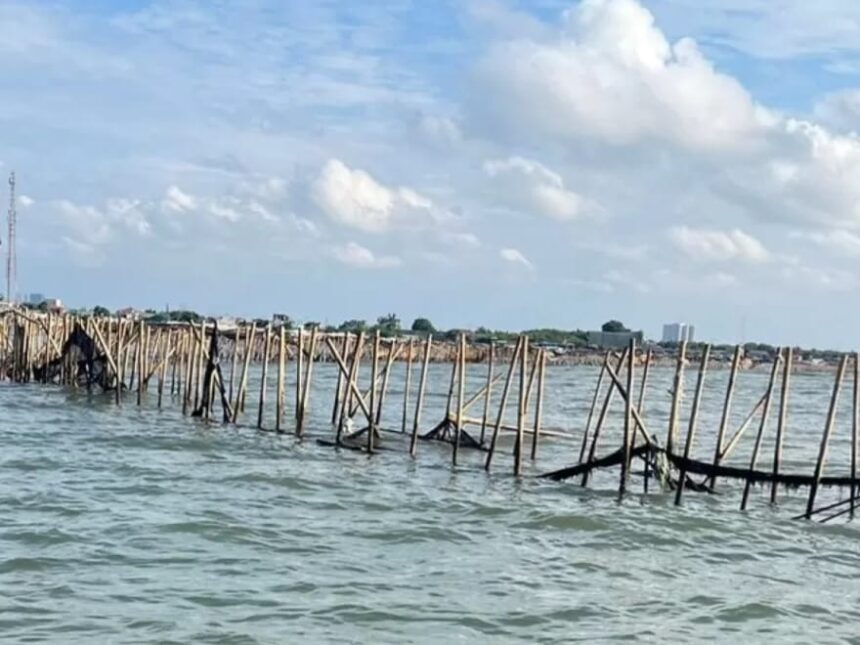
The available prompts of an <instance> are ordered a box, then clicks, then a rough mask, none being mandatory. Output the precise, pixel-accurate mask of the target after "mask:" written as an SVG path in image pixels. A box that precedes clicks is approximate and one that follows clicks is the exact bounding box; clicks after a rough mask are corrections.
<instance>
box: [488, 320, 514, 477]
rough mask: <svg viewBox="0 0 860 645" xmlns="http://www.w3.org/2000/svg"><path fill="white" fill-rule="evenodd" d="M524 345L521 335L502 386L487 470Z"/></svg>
mask: <svg viewBox="0 0 860 645" xmlns="http://www.w3.org/2000/svg"><path fill="white" fill-rule="evenodd" d="M522 345H523V337H522V336H520V337H519V338H518V339H517V344H516V347H514V352H513V354H512V355H511V362H510V364H509V365H508V374H507V376H506V377H505V385H504V387H503V388H502V399H501V401H500V402H499V412H498V414H497V416H496V424H495V427H494V428H493V436H492V438H491V439H490V447H489V449H488V450H487V459H486V461H485V462H484V469H485V470H487V471H489V470H490V465H491V464H492V462H493V455H494V454H495V451H496V442H497V441H498V439H499V431H500V430H501V426H502V423H503V421H504V418H505V410H506V408H507V404H508V393H509V392H510V389H511V383H512V382H513V380H514V374H515V373H516V369H517V360H518V357H519V354H520V351H521V349H522Z"/></svg>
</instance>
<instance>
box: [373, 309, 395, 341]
mask: <svg viewBox="0 0 860 645" xmlns="http://www.w3.org/2000/svg"><path fill="white" fill-rule="evenodd" d="M376 328H377V329H379V331H380V333H381V334H382V335H383V336H394V335H395V334H397V333H399V332H400V318H398V317H397V315H396V314H387V315H385V316H380V317H379V318H377V319H376Z"/></svg>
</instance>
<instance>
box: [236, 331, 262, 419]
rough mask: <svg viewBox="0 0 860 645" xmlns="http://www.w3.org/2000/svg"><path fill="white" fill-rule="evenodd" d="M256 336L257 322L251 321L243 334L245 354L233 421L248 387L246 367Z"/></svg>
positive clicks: (237, 414)
mask: <svg viewBox="0 0 860 645" xmlns="http://www.w3.org/2000/svg"><path fill="white" fill-rule="evenodd" d="M256 337H257V323H256V322H253V323H251V329H250V330H248V333H247V334H246V336H245V355H244V356H243V358H244V361H243V362H242V377H241V378H240V379H239V389H238V390H237V391H236V403H235V405H233V423H236V422H237V421H238V420H239V413H240V412H241V411H243V405H242V401H244V399H245V389H246V388H247V387H248V367H249V366H250V363H251V355H252V354H253V353H254V342H255V339H256Z"/></svg>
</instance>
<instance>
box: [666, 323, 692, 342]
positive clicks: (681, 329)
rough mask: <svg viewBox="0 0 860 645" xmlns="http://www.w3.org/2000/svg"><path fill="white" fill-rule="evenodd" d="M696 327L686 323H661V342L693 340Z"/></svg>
mask: <svg viewBox="0 0 860 645" xmlns="http://www.w3.org/2000/svg"><path fill="white" fill-rule="evenodd" d="M695 337H696V327H695V326H694V325H689V324H687V323H668V324H665V325H663V342H664V343H680V342H681V341H682V340H685V341H687V342H688V343H692V342H693V341H695Z"/></svg>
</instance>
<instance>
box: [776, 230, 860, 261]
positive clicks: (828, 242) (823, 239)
mask: <svg viewBox="0 0 860 645" xmlns="http://www.w3.org/2000/svg"><path fill="white" fill-rule="evenodd" d="M793 237H797V238H801V239H807V240H809V241H811V242H814V243H815V244H817V245H818V246H820V247H822V248H824V249H827V250H828V251H832V252H834V253H838V254H840V255H844V256H848V257H858V256H860V235H857V234H855V233H851V232H850V231H844V230H839V229H834V230H829V231H812V232H808V233H795V234H794V235H793Z"/></svg>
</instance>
